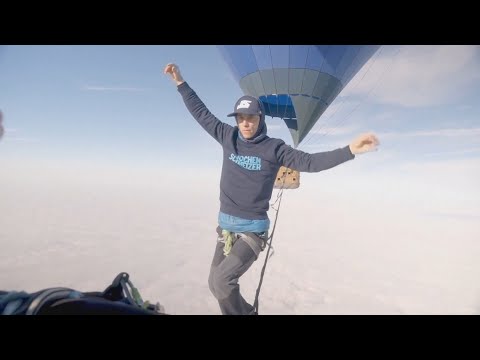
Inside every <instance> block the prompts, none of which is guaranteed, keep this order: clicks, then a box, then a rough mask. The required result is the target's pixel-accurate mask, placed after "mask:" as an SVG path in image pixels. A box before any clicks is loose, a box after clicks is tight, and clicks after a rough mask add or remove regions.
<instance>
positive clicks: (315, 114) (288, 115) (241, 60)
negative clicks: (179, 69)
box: [217, 45, 380, 147]
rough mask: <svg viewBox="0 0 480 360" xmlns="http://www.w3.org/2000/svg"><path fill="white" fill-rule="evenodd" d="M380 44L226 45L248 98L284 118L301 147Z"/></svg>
mask: <svg viewBox="0 0 480 360" xmlns="http://www.w3.org/2000/svg"><path fill="white" fill-rule="evenodd" d="M379 47H380V46H379V45H222V46H218V47H217V48H218V49H219V51H220V54H221V55H222V57H223V60H224V61H225V62H226V64H227V65H228V67H229V69H230V71H231V73H232V74H233V76H234V78H235V79H236V81H237V82H238V84H239V86H240V88H241V89H242V91H243V92H244V94H245V95H252V96H255V97H257V98H259V99H260V100H261V101H262V102H263V105H264V107H265V111H266V115H267V116H271V117H274V118H280V119H282V120H283V121H284V122H285V124H286V126H287V127H288V128H289V129H290V133H291V135H292V140H293V144H294V147H297V146H298V145H299V144H300V142H301V141H302V140H303V139H304V138H305V136H306V135H307V134H308V133H309V131H310V130H311V129H312V128H313V126H314V125H315V123H316V122H317V121H318V119H319V118H320V117H321V116H322V114H323V113H324V112H325V110H326V109H327V108H328V107H329V106H330V104H331V103H332V102H333V101H334V100H335V98H336V97H337V96H338V94H340V92H341V91H342V90H343V88H344V87H345V86H346V85H347V84H348V83H349V82H350V80H351V79H352V78H353V77H354V76H355V74H357V72H358V71H359V70H360V69H361V68H362V67H363V65H365V63H366V62H367V61H368V60H369V59H370V58H371V57H372V55H373V54H375V52H376V51H377V50H378V48H379Z"/></svg>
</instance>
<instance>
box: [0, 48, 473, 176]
mask: <svg viewBox="0 0 480 360" xmlns="http://www.w3.org/2000/svg"><path fill="white" fill-rule="evenodd" d="M479 49H480V48H479V47H478V46H384V47H383V48H381V49H380V50H379V51H378V52H377V54H376V55H375V56H374V57H373V58H372V59H371V60H370V62H369V63H367V64H366V65H365V67H364V68H363V69H362V70H361V71H360V72H359V73H358V74H357V76H356V77H355V78H354V79H353V80H352V81H351V82H350V84H349V85H348V86H347V87H346V88H345V89H344V91H343V92H342V93H341V94H340V96H339V97H338V98H337V99H336V101H335V102H334V103H333V104H332V105H331V106H330V108H329V109H328V110H327V112H326V113H325V114H324V115H323V116H322V118H321V119H320V120H319V121H318V123H317V125H316V126H315V128H314V129H313V130H312V132H311V134H310V135H309V136H307V138H306V140H305V141H304V142H303V143H302V144H301V145H300V147H299V148H300V149H301V150H304V151H310V152H314V151H323V150H329V149H331V148H333V147H337V146H344V145H346V144H348V143H349V142H350V141H351V140H352V139H353V138H354V137H355V136H356V135H357V134H359V133H361V132H365V131H374V132H375V133H377V134H378V136H379V138H380V141H381V148H380V149H381V151H380V152H379V154H376V156H377V157H376V158H375V161H374V162H371V163H370V165H369V166H372V167H377V168H379V167H385V168H388V166H389V165H390V166H391V165H392V159H394V161H393V164H395V167H396V166H398V165H399V163H406V164H410V162H413V163H422V162H431V161H439V160H452V161H456V160H462V159H471V158H478V157H479V156H480V141H479V138H480V136H479V135H480V122H479V119H480V105H479V101H478V98H479V96H478V95H479V94H480V50H479ZM168 62H175V63H177V64H178V65H179V66H180V68H181V71H182V73H183V75H184V77H185V79H186V80H187V81H189V83H190V84H191V86H192V87H193V88H194V89H195V90H196V91H197V92H198V93H199V95H200V96H201V97H202V99H203V100H204V102H205V103H206V104H207V105H208V106H209V108H210V109H211V111H212V112H213V113H214V114H216V115H217V116H218V117H219V118H221V119H222V120H224V121H227V122H231V121H232V119H231V118H227V117H225V115H226V114H227V113H228V112H230V111H231V109H232V106H233V104H234V102H235V100H236V99H237V98H238V97H239V96H240V95H241V90H240V88H239V87H238V85H237V84H236V82H235V81H234V79H233V78H232V76H231V75H230V73H229V71H228V68H227V66H226V64H225V63H224V62H223V61H222V59H221V57H220V54H219V52H218V50H217V48H216V47H215V46H200V45H198V46H187V45H182V46H100V45H99V46H3V47H2V48H1V50H0V81H1V82H0V108H1V110H2V111H3V113H4V126H5V128H6V133H5V136H4V138H3V140H2V143H1V144H0V146H1V151H0V165H1V164H2V163H4V164H6V163H9V164H15V163H17V164H20V163H23V164H27V163H35V162H42V163H45V162H51V163H52V164H57V165H58V166H59V167H60V168H61V167H62V166H64V165H65V166H67V165H68V164H69V165H72V164H79V166H80V164H84V165H85V164H88V166H92V165H96V166H98V167H107V168H108V167H109V166H110V167H112V166H113V167H124V168H135V167H142V168H144V169H152V168H160V167H168V168H175V169H192V168H200V169H218V168H219V167H220V166H221V152H220V151H218V148H217V144H216V143H215V142H214V141H212V140H211V139H210V138H209V136H208V135H207V134H206V133H204V132H203V130H202V129H201V128H200V127H199V126H198V125H197V124H196V123H195V121H194V120H193V119H192V118H191V116H190V114H189V113H188V112H187V111H186V109H185V107H184V105H183V102H182V100H181V98H180V96H179V94H178V93H177V91H176V88H175V86H174V84H173V82H172V81H171V80H170V79H169V78H167V77H166V76H165V75H164V74H163V72H162V71H163V68H164V66H165V64H167V63H168ZM267 123H268V125H269V134H270V136H273V137H281V138H283V139H284V140H285V141H286V142H287V143H291V139H290V135H289V133H288V131H287V129H286V127H285V125H284V124H283V122H280V121H278V120H277V119H267ZM25 166H27V165H25Z"/></svg>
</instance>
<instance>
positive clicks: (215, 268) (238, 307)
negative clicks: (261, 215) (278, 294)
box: [208, 228, 266, 315]
mask: <svg viewBox="0 0 480 360" xmlns="http://www.w3.org/2000/svg"><path fill="white" fill-rule="evenodd" d="M217 233H218V234H219V238H218V239H219V240H220V239H221V236H222V235H221V229H220V228H217ZM265 241H266V234H265V237H260V236H258V235H256V234H253V233H245V234H235V236H234V243H233V246H232V249H231V251H230V254H229V255H227V256H225V255H224V254H223V248H224V246H225V244H224V243H223V242H221V241H217V245H216V247H215V253H214V255H213V260H212V265H211V267H210V275H209V277H208V285H209V287H210V291H211V292H212V294H213V295H214V296H215V298H216V299H217V300H218V304H219V305H220V310H221V311H222V314H223V315H254V314H255V309H254V307H253V306H252V305H250V304H249V303H248V302H247V301H245V299H244V298H243V297H242V295H240V285H239V284H238V279H239V278H240V277H241V276H242V275H243V274H244V273H245V272H246V271H247V270H248V269H249V268H250V266H252V264H253V263H254V262H255V260H257V258H258V255H259V253H260V252H261V251H262V250H263V249H264V247H265Z"/></svg>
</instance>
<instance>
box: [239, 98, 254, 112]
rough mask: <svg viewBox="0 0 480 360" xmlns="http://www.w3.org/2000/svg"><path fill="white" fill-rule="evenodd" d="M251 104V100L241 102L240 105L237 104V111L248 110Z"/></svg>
mask: <svg viewBox="0 0 480 360" xmlns="http://www.w3.org/2000/svg"><path fill="white" fill-rule="evenodd" d="M251 102H252V100H242V101H240V104H238V106H237V110H238V109H248V108H249V107H250V103H251Z"/></svg>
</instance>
